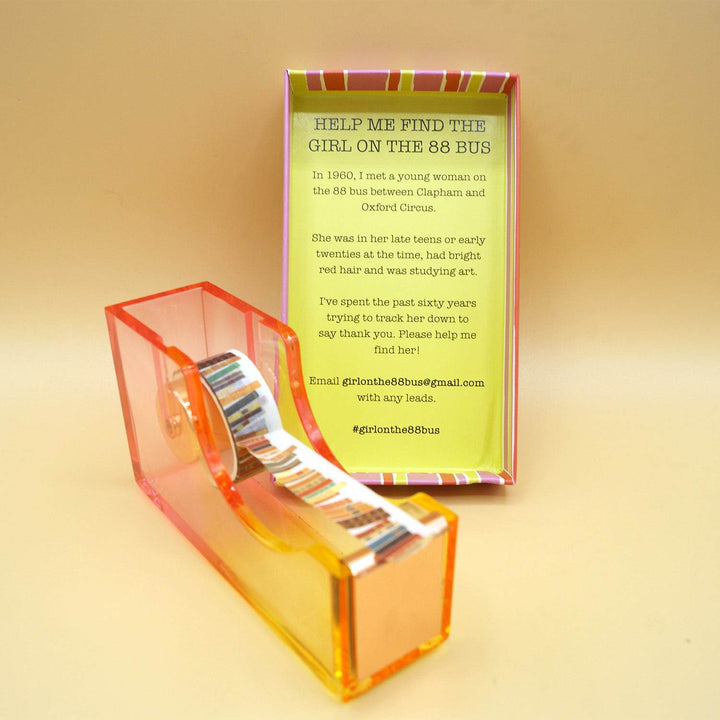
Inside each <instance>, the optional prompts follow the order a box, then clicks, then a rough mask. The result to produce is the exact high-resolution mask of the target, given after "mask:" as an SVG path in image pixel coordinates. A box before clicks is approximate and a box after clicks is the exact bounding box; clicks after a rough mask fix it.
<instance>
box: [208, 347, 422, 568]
mask: <svg viewBox="0 0 720 720" xmlns="http://www.w3.org/2000/svg"><path fill="white" fill-rule="evenodd" d="M198 369H199V370H200V375H201V377H202V380H203V382H204V383H205V384H206V386H207V388H208V390H209V391H210V396H211V397H212V398H213V399H214V400H215V402H216V403H217V405H218V409H219V410H220V412H221V414H222V416H223V417H224V418H225V421H226V423H227V426H228V429H229V431H230V435H231V437H232V440H233V445H234V452H233V453H232V456H231V458H232V467H229V468H228V471H229V472H230V475H231V477H233V478H234V480H235V481H240V480H242V479H243V478H246V477H249V476H250V475H254V474H256V473H257V472H259V471H261V470H263V469H265V470H267V471H268V472H269V473H270V474H271V475H272V476H273V478H274V480H275V483H276V484H278V485H281V486H283V487H285V488H287V490H289V491H290V492H291V493H293V495H295V496H296V497H298V498H299V499H301V500H302V501H303V502H305V503H308V504H309V505H312V506H313V507H315V508H318V509H319V510H321V511H322V512H323V513H325V514H326V515H327V516H328V517H329V518H330V519H331V520H333V521H334V522H336V523H337V524H338V525H340V526H341V527H343V528H344V529H345V530H346V531H347V532H349V533H351V534H352V535H353V536H355V537H356V538H358V539H359V540H361V541H362V542H363V543H364V544H365V546H366V547H367V548H368V550H370V551H372V553H373V555H374V558H375V561H376V562H383V561H386V560H389V559H392V558H396V557H398V556H400V555H405V554H406V553H408V552H411V551H413V550H414V549H416V548H417V547H419V546H420V545H421V544H423V542H424V539H425V538H426V537H428V536H429V534H430V530H429V529H428V527H426V526H425V525H423V524H422V523H421V522H419V521H418V520H416V519H415V518H413V517H412V516H410V515H409V514H408V513H406V512H404V511H403V510H401V509H400V508H398V507H397V506H396V505H394V504H393V503H391V502H389V501H388V500H386V499H385V498H383V497H381V496H380V495H378V494H377V493H375V492H374V491H372V490H370V489H369V488H367V487H365V486H364V485H363V484H362V483H360V482H358V481H357V480H355V478H353V477H351V476H350V475H348V474H346V473H345V472H343V471H342V470H340V469H339V468H338V467H336V466H335V465H333V464H332V463H330V462H329V461H327V460H326V459H325V458H323V457H322V456H320V455H318V454H317V453H316V452H315V451H314V450H312V449H310V448H309V447H307V446H306V445H304V444H303V443H301V442H300V441H299V440H298V439H297V438H295V437H293V436H292V435H290V433H288V432H287V431H285V430H284V429H283V427H282V422H281V420H280V413H279V411H278V408H277V405H276V404H275V400H274V398H273V395H272V393H271V391H270V389H269V388H268V386H267V384H266V383H265V381H264V379H263V377H262V375H261V374H260V371H259V370H258V369H257V367H255V365H254V364H253V362H252V361H251V360H250V359H249V358H248V357H247V356H246V355H243V354H242V353H241V352H238V351H237V350H228V351H227V352H225V353H222V354H221V355H215V356H213V357H210V358H207V359H206V360H203V361H201V362H199V363H198Z"/></svg>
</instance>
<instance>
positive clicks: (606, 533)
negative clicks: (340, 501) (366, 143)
mask: <svg viewBox="0 0 720 720" xmlns="http://www.w3.org/2000/svg"><path fill="white" fill-rule="evenodd" d="M719 41H720V4H719V3H717V2H712V3H693V2H671V3H660V2H657V3H656V2H645V3H640V2H625V3H622V2H604V3H603V2H507V3H504V2H492V3H489V2H480V1H478V2H467V3H463V2H449V1H448V0H442V1H441V2H434V1H428V2H421V0H416V2H412V3H401V2H392V1H388V0H386V1H385V2H360V1H356V2H348V3H344V2H324V3H323V2H301V1H295V2H283V3H279V2H257V3H250V2H239V1H238V2H216V3H201V2H197V3H180V2H173V3H109V2H100V1H98V2H87V3H78V2H73V3H61V2H51V3H47V4H40V3H34V2H24V3H14V2H12V3H9V2H1V3H0V249H1V251H2V262H1V264H0V267H1V272H2V284H1V288H0V293H1V307H2V313H3V314H2V324H1V327H0V333H1V334H2V335H1V337H2V353H1V356H0V357H1V359H0V362H1V363H2V375H1V378H2V385H1V386H0V387H1V392H2V408H3V411H4V412H3V413H2V420H0V422H1V423H2V427H1V428H0V430H1V432H2V442H3V453H2V457H3V463H2V467H3V474H2V480H1V482H2V503H1V505H0V507H1V508H2V509H1V510H0V518H2V521H1V522H0V541H1V542H2V567H1V569H0V638H2V646H3V649H2V653H1V654H0V716H2V717H5V718H40V717H57V718H130V717H134V718H137V717H148V718H150V717H152V718H163V717H177V718H217V719H220V718H233V717H244V718H255V717H257V718H276V717H282V716H285V717H292V718H314V719H316V720H320V719H322V718H330V717H332V718H337V717H347V718H360V717H362V718H363V719H365V718H393V720H403V719H406V718H407V719H408V720H417V719H421V720H422V719H424V718H444V717H447V718H470V717H478V718H503V719H504V720H509V719H512V718H523V719H524V718H540V717H548V718H550V717H551V718H553V719H554V720H560V719H562V718H568V719H576V718H654V719H657V718H715V717H718V715H720V683H718V674H719V671H720V657H719V654H720V522H719V521H718V514H719V511H720V476H719V475H720V473H719V471H718V467H719V462H718V461H719V460H720V458H719V457H718V444H719V443H718V436H719V435H720V433H719V430H720V422H719V420H720V417H719V416H720V411H719V410H718V405H719V403H718V400H719V399H720V363H719V362H718V351H719V350H720V337H719V333H718V327H719V326H720V323H719V321H720V302H719V297H720V292H719V290H718V288H719V286H720V277H719V276H720V250H719V249H718V247H719V243H718V227H720V222H719V221H720V217H719V212H718V206H719V205H720V203H719V202H718V152H719V150H720V147H719V143H718V140H719V137H720V130H719V129H718V128H719V125H718V117H720V101H719V100H718V97H719V96H718V93H717V81H718V77H719V76H720V51H719V50H718V48H719V47H720V42H719ZM287 66H292V67H299V68H302V67H313V68H317V67H328V68H340V67H356V68H365V67H388V66H390V67H417V68H443V67H450V68H468V69H484V70H511V71H516V72H518V73H520V75H521V80H522V87H521V89H522V108H523V120H522V203H521V213H522V214H521V219H522V236H521V360H520V371H521V375H520V378H521V382H520V390H521V400H520V424H519V438H520V454H519V480H520V484H519V485H518V486H517V487H515V488H510V489H507V490H503V489H492V488H488V489H484V488H483V489H479V490H476V491H474V492H473V491H471V492H468V491H462V492H446V493H443V494H442V499H443V500H444V501H445V502H446V503H447V504H448V505H449V506H450V507H451V508H453V509H454V510H456V511H457V512H458V513H459V514H460V518H461V537H460V547H459V555H458V561H457V581H456V588H455V604H454V616H453V631H452V635H451V638H450V640H449V641H448V642H447V643H446V644H445V645H444V646H443V647H442V648H441V649H439V650H437V651H436V652H434V653H432V654H431V655H429V656H427V657H426V658H424V659H423V660H422V661H421V662H419V663H416V664H415V665H414V666H412V667H411V668H409V669H408V670H406V671H404V672H402V673H401V674H399V675H398V676H396V677H395V678H393V679H392V680H390V681H389V682H387V683H384V684H383V685H382V686H380V687H378V688H376V689H375V690H373V691H372V692H371V693H369V694H368V695H366V696H364V697H362V698H360V699H358V700H356V701H354V702H353V703H352V704H351V705H349V706H341V705H338V704H337V703H336V702H335V700H334V699H333V698H331V697H330V696H329V695H327V694H326V692H325V690H324V689H323V688H322V686H321V685H320V684H319V683H318V682H317V681H316V680H315V678H314V677H313V676H312V675H311V673H310V672H309V671H308V670H307V669H306V668H305V667H304V665H303V664H302V663H301V662H300V661H299V660H297V659H296V658H295V656H294V655H293V654H292V653H291V652H289V651H288V650H287V648H286V647H285V646H284V645H283V644H282V643H281V642H280V641H279V640H278V639H277V638H276V637H275V636H274V635H273V634H272V632H271V631H270V630H269V629H268V628H267V627H266V626H265V625H264V624H263V623H262V622H261V621H260V620H259V618H257V617H256V616H255V614H254V613H253V611H252V610H251V609H250V608H249V607H248V606H247V605H246V604H245V603H244V602H243V601H242V600H241V599H240V598H239V597H238V596H237V595H236V594H235V593H234V591H233V590H232V589H231V588H230V586H229V585H228V584H227V583H225V581H224V580H222V578H221V577H220V576H219V575H218V574H217V573H215V571H214V570H213V569H212V568H211V567H210V565H208V564H207V563H206V562H205V561H204V560H203V559H202V558H201V557H200V556H199V554H198V553H196V552H195V551H194V550H193V549H192V547H191V546H190V545H188V544H187V542H186V541H185V540H184V539H183V538H182V537H181V536H180V535H179V534H178V532H177V531H176V530H175V528H173V527H172V525H170V524H169V523H168V522H167V521H165V520H164V518H163V517H162V516H161V515H160V514H159V513H158V512H157V510H156V509H155V508H154V507H153V506H152V505H151V503H149V502H148V501H147V500H146V499H145V498H144V496H143V495H142V494H141V493H140V491H139V490H138V489H137V488H136V487H135V486H134V483H133V481H132V476H131V468H130V462H129V457H128V452H127V446H126V441H125V437H124V431H123V426H122V422H121V415H120V407H119V402H118V397H117V389H116V385H115V377H114V373H113V369H112V365H111V360H110V352H109V345H108V342H107V338H106V330H105V326H104V318H103V312H102V309H103V306H104V305H106V304H109V303H113V302H119V301H122V300H127V299H130V298H133V297H137V296H140V295H142V294H146V293H150V292H154V291H159V290H164V289H169V288H172V287H176V286H179V285H182V284H185V283H189V282H194V281H198V280H203V279H207V280H212V281H213V282H215V283H217V284H218V285H220V286H222V287H224V288H226V289H228V290H229V291H231V292H233V293H235V294H237V295H239V296H240V297H242V298H244V299H246V300H247V301H249V302H251V303H253V304H255V305H257V306H259V307H261V308H263V309H264V310H266V311H269V312H270V313H273V314H277V313H278V312H279V309H280V272H281V212H282V196H281V182H282V112H283V105H282V100H283V98H282V71H283V69H284V68H285V67H287Z"/></svg>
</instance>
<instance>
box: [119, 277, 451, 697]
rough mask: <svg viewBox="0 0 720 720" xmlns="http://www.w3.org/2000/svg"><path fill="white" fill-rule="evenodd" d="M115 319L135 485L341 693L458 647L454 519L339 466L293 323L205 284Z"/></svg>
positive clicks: (126, 307)
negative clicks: (311, 393) (393, 496)
mask: <svg viewBox="0 0 720 720" xmlns="http://www.w3.org/2000/svg"><path fill="white" fill-rule="evenodd" d="M106 316H107V321H108V328H109V332H110V340H111V344H112V351H113V358H114V361H115V370H116V373H117V380H118V386H119V389H120V398H121V403H122V409H123V414H124V418H125V428H126V430H127V435H128V442H129V445H130V455H131V458H132V464H133V470H134V473H135V478H136V480H137V482H138V484H139V485H140V487H141V488H142V489H143V491H144V492H145V493H146V494H147V495H148V496H149V497H150V498H151V499H152V500H153V502H154V503H155V504H156V505H157V506H158V507H159V508H160V509H161V510H162V511H163V513H165V515H167V516H168V517H169V518H170V520H172V522H173V523H174V524H175V525H176V526H177V527H178V528H179V529H180V530H181V531H182V532H183V534H184V535H185V536H186V537H187V538H188V539H189V540H190V541H191V542H192V543H193V544H194V545H195V546H196V547H197V548H198V549H199V550H200V552H202V553H203V555H205V557H206V558H207V559H208V560H209V561H210V562H211V563H212V564H213V565H214V566H215V567H216V568H217V569H218V570H219V571H220V572H221V573H222V574H223V575H224V576H225V577H226V578H227V580H228V581H229V582H230V583H231V584H232V585H233V586H234V587H235V588H236V589H237V590H238V591H239V592H240V593H241V594H242V595H243V596H244V597H245V598H247V600H248V601H249V602H250V603H251V604H252V605H253V607H254V608H255V609H256V610H257V611H258V612H259V613H260V614H261V615H262V616H263V617H264V618H265V620H266V621H267V622H268V623H269V624H270V625H271V626H272V627H273V628H274V629H275V630H276V631H277V632H278V634H279V635H280V636H281V637H282V638H283V639H284V640H285V641H286V642H287V643H288V645H290V646H291V647H292V648H293V649H294V650H295V651H296V652H297V653H298V654H299V655H300V656H301V657H302V658H303V659H304V660H305V661H306V662H307V664H308V665H309V666H310V667H311V668H312V669H313V670H314V671H315V673H316V674H317V675H318V676H319V677H320V678H321V679H322V680H323V681H324V682H325V684H326V685H327V686H328V687H329V688H330V689H331V690H332V691H333V692H334V693H336V694H337V695H338V696H340V697H341V698H342V699H344V700H347V699H350V698H352V697H354V696H355V695H357V694H359V693H361V692H363V691H365V690H367V689H369V688H371V687H372V686H373V685H375V684H377V683H378V682H380V681H381V680H383V679H385V678H386V677H388V676H389V675H391V674H392V673H394V672H396V671H397V670H399V669H400V668H402V667H404V666H405V665H407V664H408V663H410V662H412V661H413V660H415V659H417V658H418V657H420V656H421V655H423V654H424V653H425V652H427V651H428V650H431V649H432V648H434V647H435V646H436V645H438V644H439V643H441V642H442V641H443V640H445V638H447V636H448V632H449V627H450V607H451V602H452V580H453V569H454V559H455V541H456V536H457V518H456V516H455V515H454V514H453V513H452V512H450V511H449V510H448V509H447V508H445V507H444V506H443V505H441V504H440V503H438V502H436V501H435V500H433V499H432V498H431V497H429V496H428V495H426V494H424V493H416V494H414V495H412V496H411V497H409V498H407V499H402V500H397V501H395V500H393V501H391V500H389V499H386V498H384V497H382V496H380V495H378V494H377V493H375V492H374V491H373V490H371V489H370V488H368V487H366V486H364V485H362V484H361V483H359V482H358V481H357V480H355V479H354V478H352V477H350V476H349V475H347V474H346V473H344V472H343V471H342V470H341V469H340V468H339V464H338V463H337V461H336V460H335V458H334V456H333V454H332V452H331V451H330V449H329V448H328V446H327V444H326V442H325V441H324V439H323V437H322V434H321V433H320V430H319V429H318V427H317V425H316V423H315V420H314V418H313V415H312V412H311V410H310V406H309V404H308V400H307V396H306V394H305V388H304V384H303V380H302V371H301V366H300V353H299V347H298V341H297V338H296V336H295V334H294V333H293V332H292V330H291V329H290V328H288V327H287V326H286V325H283V324H282V323H280V322H279V321H277V320H275V319H273V318H271V317H269V316H268V315H265V314H264V313H262V312H260V311H258V310H256V309H255V308H253V307H251V306H249V305H247V304H246V303H244V302H242V301H241V300H239V299H237V298H235V297H233V296H232V295H230V294H228V293H226V292H224V291H223V290H221V289H220V288H218V287H216V286H214V285H212V284H210V283H199V284H197V285H192V286H188V287H185V288H179V289H177V290H171V291H169V292H165V293H161V294H158V295H153V296H150V297H146V298H140V299H138V300H131V301H129V302H125V303H120V304H118V305H113V306H110V307H108V308H106Z"/></svg>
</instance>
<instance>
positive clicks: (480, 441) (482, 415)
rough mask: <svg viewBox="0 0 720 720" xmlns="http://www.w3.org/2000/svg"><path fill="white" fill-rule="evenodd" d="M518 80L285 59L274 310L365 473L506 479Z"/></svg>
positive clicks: (340, 446)
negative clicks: (279, 263) (278, 282)
mask: <svg viewBox="0 0 720 720" xmlns="http://www.w3.org/2000/svg"><path fill="white" fill-rule="evenodd" d="M517 87H518V80H517V77H516V76H513V75H509V74H505V73H502V74H498V73H494V74H493V73H476V72H456V73H451V72H445V71H443V72H419V71H372V72H368V71H342V72H334V73H333V72H322V71H318V72H312V71H289V72H288V74H287V116H286V152H285V158H286V167H285V277H284V316H285V319H286V320H287V322H288V324H289V325H290V326H291V327H292V328H293V329H294V330H295V332H296V333H297V334H298V337H299V339H300V346H301V350H302V358H303V371H304V379H305V385H306V388H307V392H308V397H309V400H310V403H311V405H312V408H313V412H314V414H315V417H316V419H317V421H318V424H319V427H320V429H321V430H322V432H323V434H324V436H325V439H326V440H327V442H328V444H329V446H330V447H331V448H332V450H333V452H334V453H335V455H336V457H337V458H338V459H339V461H340V462H341V463H342V464H343V465H344V467H345V469H346V470H348V471H349V472H351V473H353V474H355V475H356V476H357V477H358V478H360V479H361V480H363V481H365V482H369V483H396V484H405V483H410V484H467V483H475V482H495V483H509V484H510V483H513V482H514V481H515V454H516V450H515V424H516V410H515V408H516V390H517V352H516V351H517V230H516V226H517V200H516V198H517V154H518V142H517V122H518V120H517V118H518V98H517Z"/></svg>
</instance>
